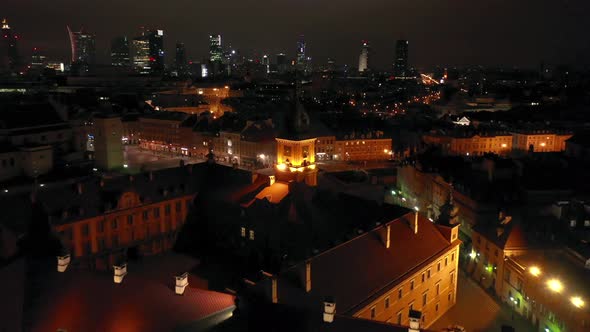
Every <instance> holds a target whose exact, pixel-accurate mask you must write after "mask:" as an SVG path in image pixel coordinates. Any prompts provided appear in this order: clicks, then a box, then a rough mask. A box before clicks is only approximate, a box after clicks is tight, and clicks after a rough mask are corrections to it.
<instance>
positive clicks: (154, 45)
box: [132, 29, 164, 75]
mask: <svg viewBox="0 0 590 332" xmlns="http://www.w3.org/2000/svg"><path fill="white" fill-rule="evenodd" d="M132 51H133V57H132V58H133V68H134V69H135V71H136V72H137V73H139V74H142V75H148V74H153V75H160V74H162V73H164V31H163V30H144V29H142V32H141V36H139V37H136V38H134V39H133V50H132Z"/></svg>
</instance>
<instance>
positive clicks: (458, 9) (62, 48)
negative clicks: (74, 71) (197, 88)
mask: <svg viewBox="0 0 590 332" xmlns="http://www.w3.org/2000/svg"><path fill="white" fill-rule="evenodd" d="M61 2H63V0H58V1H57V3H52V4H51V5H49V6H47V4H45V3H43V2H37V1H34V2H33V3H28V4H23V3H20V2H18V1H14V0H8V3H7V5H6V6H5V7H6V8H5V11H4V12H3V13H2V16H3V17H6V18H7V19H8V20H9V22H10V23H11V26H12V28H13V29H14V31H15V32H17V33H19V34H20V35H21V36H22V42H21V44H20V48H21V53H22V54H23V55H25V56H29V54H30V52H31V50H32V49H33V47H38V48H40V49H42V50H45V52H46V53H47V55H48V57H49V58H54V59H59V60H62V61H65V60H67V58H68V49H67V47H68V40H67V32H66V26H67V25H70V26H75V27H84V29H85V30H86V31H89V32H91V33H93V34H95V35H96V38H97V41H96V49H97V60H98V62H99V63H109V52H110V47H109V45H110V41H111V40H112V38H114V37H116V36H121V35H126V36H128V37H129V38H133V37H134V35H135V34H136V33H137V30H138V27H139V26H151V27H158V28H161V29H163V30H165V31H166V35H167V39H166V40H167V43H166V53H167V54H170V55H173V54H174V46H175V42H176V41H181V42H184V43H185V45H186V48H187V57H188V58H189V59H192V60H197V61H198V60H201V59H203V58H206V57H207V54H208V46H209V45H208V43H207V37H208V36H209V35H210V34H212V33H219V34H221V35H222V36H223V39H224V45H226V46H228V45H232V46H233V47H234V48H236V49H239V50H241V51H242V52H243V53H256V54H259V55H261V56H262V55H263V54H277V53H286V54H287V55H288V56H289V57H291V58H292V57H294V56H295V51H296V50H295V45H296V41H297V39H298V37H299V35H301V34H303V35H305V36H306V44H307V45H306V46H307V52H306V53H307V54H308V55H310V56H312V57H313V58H314V64H316V65H317V64H324V63H326V62H327V59H328V58H334V59H336V62H337V64H350V65H353V64H355V63H357V61H358V42H359V41H361V40H365V39H366V40H370V41H371V45H372V49H373V51H374V54H373V55H372V63H373V64H374V65H375V66H376V67H377V69H390V68H391V65H392V62H393V58H394V54H395V41H396V40H398V39H407V40H410V41H411V44H412V52H411V54H410V59H409V62H410V63H411V64H412V65H414V66H417V67H421V66H432V65H435V64H444V65H471V64H482V65H508V66H510V65H515V66H525V67H536V66H538V64H540V63H541V62H545V63H554V64H561V63H564V64H572V65H581V66H587V65H588V64H590V44H588V43H581V42H579V41H580V40H584V31H585V30H587V29H585V28H584V27H588V22H586V21H585V20H584V18H583V15H582V13H584V12H587V11H588V10H590V5H589V4H587V3H585V2H583V1H579V0H576V1H572V2H569V3H568V5H566V6H563V5H561V4H554V3H550V2H549V1H541V3H539V2H538V1H536V2H534V5H535V6H534V7H532V5H533V2H532V1H530V0H525V1H521V2H519V3H505V4H498V3H491V2H490V3H488V4H484V3H481V2H480V3H478V4H471V3H467V2H465V1H460V2H459V3H452V4H432V3H426V2H424V1H421V2H418V3H415V4H400V3H397V2H396V3H388V4H379V3H377V1H369V2H368V3H366V4H365V6H364V8H365V10H364V11H363V12H359V13H357V11H356V10H355V6H354V4H353V3H352V2H344V3H343V4H342V5H341V6H339V7H338V8H332V7H329V6H328V2H327V1H320V2H315V3H305V2H304V3H300V4H299V5H298V6H296V5H295V4H284V3H280V4H275V3H267V2H264V1H262V2H256V3H247V2H246V3H240V4H235V6H237V7H236V8H238V7H239V9H240V10H236V11H233V10H232V11H230V10H227V8H231V7H227V6H228V4H223V5H218V4H208V3H205V4H192V3H191V4H189V3H182V4H178V6H169V7H170V8H168V7H165V6H164V5H159V4H157V3H151V2H146V3H145V4H144V5H143V6H139V7H138V6H136V5H137V4H136V3H134V2H133V1H132V2H128V3H125V4H120V3H117V4H116V5H117V11H116V12H117V13H116V14H113V13H111V12H110V10H111V9H112V8H113V6H111V5H110V4H109V3H108V2H107V3H105V4H101V5H100V6H98V5H95V4H84V6H85V8H86V9H85V10H80V11H79V12H80V14H79V15H77V16H66V14H64V12H63V11H61V10H60V8H63V6H62V5H61V4H60V3H61ZM64 4H65V2H64ZM114 4H115V3H113V5H114ZM230 5H231V4H230ZM78 6H81V4H68V7H69V8H71V10H69V11H68V13H69V12H77V11H78V10H77V9H82V8H81V7H80V8H77V7H78ZM484 6H485V8H486V12H485V13H482V12H481V11H480V9H481V8H484ZM34 12H44V13H46V15H45V16H42V17H41V18H40V19H39V20H36V22H37V24H39V25H31V24H29V22H30V19H29V17H31V16H32V15H31V13H34ZM208 12H214V13H219V15H220V16H223V15H225V19H223V20H215V19H214V18H213V17H215V16H219V15H205V14H204V13H208ZM381 12H387V13H392V14H390V15H377V14H378V13H381ZM238 13H239V14H238ZM269 13H272V14H273V15H268V14H269ZM400 13H402V14H400ZM128 14H131V15H128ZM113 15H114V17H117V16H118V15H128V16H126V18H125V19H122V20H112V19H111V18H112V17H113ZM416 15H421V16H422V17H423V18H424V19H420V20H410V17H416ZM528 16H530V17H531V19H530V20H528V21H527V24H526V25H524V26H523V25H522V24H521V23H522V22H520V21H519V20H522V19H523V18H524V17H528ZM301 17H305V20H303V22H302V21H301V20H299V18H301ZM105 20H108V21H109V24H108V25H105V24H103V23H102V22H104V21H105ZM365 21H368V22H370V23H371V24H365V23H363V22H365ZM418 21H419V23H417V22H418ZM221 22H223V23H221ZM253 22H261V23H253ZM342 22H349V24H343V23H342ZM548 22H551V24H548ZM39 26H43V29H39ZM270 27H272V28H270ZM359 27H362V29H359ZM556 27H557V28H556ZM167 58H168V59H167V62H168V63H170V61H171V60H172V59H173V56H171V57H167Z"/></svg>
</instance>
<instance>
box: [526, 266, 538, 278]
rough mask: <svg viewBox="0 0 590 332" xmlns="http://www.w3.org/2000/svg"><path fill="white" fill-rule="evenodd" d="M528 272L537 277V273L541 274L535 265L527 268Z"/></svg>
mask: <svg viewBox="0 0 590 332" xmlns="http://www.w3.org/2000/svg"><path fill="white" fill-rule="evenodd" d="M529 273H530V274H532V275H533V276H535V277H538V276H539V275H541V269H539V267H537V266H531V267H530V268H529Z"/></svg>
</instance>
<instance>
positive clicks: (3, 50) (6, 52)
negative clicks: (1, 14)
mask: <svg viewBox="0 0 590 332" xmlns="http://www.w3.org/2000/svg"><path fill="white" fill-rule="evenodd" d="M0 33H1V35H0V37H1V38H0V40H1V42H0V71H2V70H4V71H10V72H16V71H17V70H19V68H18V67H19V65H20V58H19V53H18V41H19V38H20V37H19V36H18V35H17V34H15V33H13V31H12V28H11V27H10V25H8V21H7V20H6V19H5V18H4V19H2V29H1V30H0Z"/></svg>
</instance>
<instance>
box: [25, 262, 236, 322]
mask: <svg viewBox="0 0 590 332" xmlns="http://www.w3.org/2000/svg"><path fill="white" fill-rule="evenodd" d="M136 267H138V269H136ZM169 268H170V266H168V267H167V266H164V268H163V269H160V266H159V265H157V264H152V265H150V266H149V267H145V269H144V270H143V271H142V269H141V268H139V266H137V265H130V266H128V272H129V274H128V275H127V276H126V277H125V279H124V281H123V283H122V284H115V283H114V282H113V276H112V274H106V273H103V274H99V273H92V272H85V271H79V270H73V269H68V271H66V272H65V273H58V272H55V273H54V274H53V275H50V276H47V279H46V280H44V282H45V285H44V287H43V291H42V293H41V294H40V296H39V297H38V299H36V301H35V305H34V306H33V308H32V310H31V315H30V321H31V322H33V323H32V326H31V331H40V332H41V331H56V330H57V329H58V328H64V329H67V330H68V331H125V332H133V331H138V332H139V331H141V332H145V331H172V330H174V328H176V327H178V326H182V325H188V324H192V323H194V322H196V321H199V320H201V319H203V318H205V317H208V316H210V315H212V314H215V313H217V312H220V311H223V310H226V309H230V308H232V307H233V305H234V297H233V296H231V295H227V294H223V293H217V292H212V291H208V290H203V289H197V288H193V287H194V286H195V284H194V283H193V284H191V285H189V287H188V288H187V289H186V291H185V294H184V295H183V296H180V295H176V294H175V293H174V279H173V278H174V276H175V275H176V274H180V273H179V272H182V271H175V270H174V269H169ZM182 268H184V266H183V267H182ZM150 269H151V270H153V271H154V272H155V274H153V275H151V274H147V272H146V271H148V270H150ZM164 269H168V274H165V273H164V272H163V271H164ZM162 277H165V280H164V279H162ZM192 282H193V280H191V283H192Z"/></svg>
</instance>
